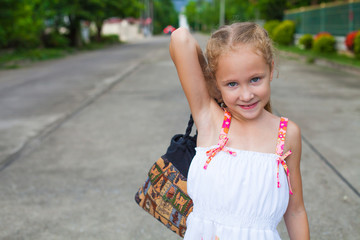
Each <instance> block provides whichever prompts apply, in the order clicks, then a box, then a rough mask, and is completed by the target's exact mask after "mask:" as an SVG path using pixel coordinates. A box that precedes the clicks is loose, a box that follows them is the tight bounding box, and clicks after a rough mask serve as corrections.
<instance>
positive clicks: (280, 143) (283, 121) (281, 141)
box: [276, 117, 293, 195]
mask: <svg viewBox="0 0 360 240" xmlns="http://www.w3.org/2000/svg"><path fill="white" fill-rule="evenodd" d="M287 124H288V119H287V118H284V117H281V118H280V126H279V133H278V139H277V145H276V154H277V155H278V156H279V157H278V158H277V160H276V161H277V173H276V178H277V187H278V188H280V179H279V166H280V163H281V165H283V167H284V169H285V172H286V175H287V179H288V184H289V192H290V194H291V195H292V194H293V192H292V189H291V184H290V171H289V169H288V167H287V165H286V161H285V158H287V157H288V156H289V155H290V154H291V153H292V152H291V151H288V152H286V153H285V154H283V153H284V145H285V136H286V130H287Z"/></svg>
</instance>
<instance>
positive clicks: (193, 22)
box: [185, 1, 199, 30]
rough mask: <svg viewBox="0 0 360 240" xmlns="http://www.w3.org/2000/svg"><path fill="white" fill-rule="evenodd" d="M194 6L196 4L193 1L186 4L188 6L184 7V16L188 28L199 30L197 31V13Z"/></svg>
mask: <svg viewBox="0 0 360 240" xmlns="http://www.w3.org/2000/svg"><path fill="white" fill-rule="evenodd" d="M196 5H197V3H196V2H195V1H190V2H188V4H187V5H186V6H185V15H186V18H187V21H188V24H189V26H190V28H192V29H196V30H199V29H198V24H199V21H198V18H199V11H198V9H197V6H196Z"/></svg>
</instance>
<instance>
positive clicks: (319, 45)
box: [313, 35, 336, 53]
mask: <svg viewBox="0 0 360 240" xmlns="http://www.w3.org/2000/svg"><path fill="white" fill-rule="evenodd" d="M335 43H336V41H335V38H334V37H333V36H331V35H330V36H328V35H323V36H320V37H319V38H317V39H316V40H315V41H314V45H313V50H314V51H315V52H317V53H334V52H336V47H335Z"/></svg>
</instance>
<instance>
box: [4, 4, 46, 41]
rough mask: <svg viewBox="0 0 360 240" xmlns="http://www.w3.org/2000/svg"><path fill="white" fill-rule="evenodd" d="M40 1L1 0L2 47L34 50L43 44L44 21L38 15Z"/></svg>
mask: <svg viewBox="0 0 360 240" xmlns="http://www.w3.org/2000/svg"><path fill="white" fill-rule="evenodd" d="M38 2H39V1H38V0H34V1H30V0H18V1H10V0H0V6H1V7H0V28H1V30H0V35H1V38H2V40H0V46H1V47H16V48H33V47H37V46H39V45H40V44H41V40H40V36H41V31H42V29H43V19H42V18H41V17H39V16H38V15H37V14H36V10H37V4H38Z"/></svg>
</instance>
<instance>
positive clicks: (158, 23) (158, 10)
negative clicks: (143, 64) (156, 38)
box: [153, 0, 179, 34]
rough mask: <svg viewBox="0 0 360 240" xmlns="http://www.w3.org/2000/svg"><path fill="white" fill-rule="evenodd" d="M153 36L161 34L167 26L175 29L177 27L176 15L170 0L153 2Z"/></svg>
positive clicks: (155, 0)
mask: <svg viewBox="0 0 360 240" xmlns="http://www.w3.org/2000/svg"><path fill="white" fill-rule="evenodd" d="M153 4H154V5H153V6H154V19H153V26H154V34H160V33H162V31H163V29H164V28H165V27H166V26H167V25H172V26H173V27H175V28H177V27H178V26H179V17H178V13H177V12H176V10H175V7H174V4H173V2H172V1H171V0H154V1H153Z"/></svg>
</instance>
